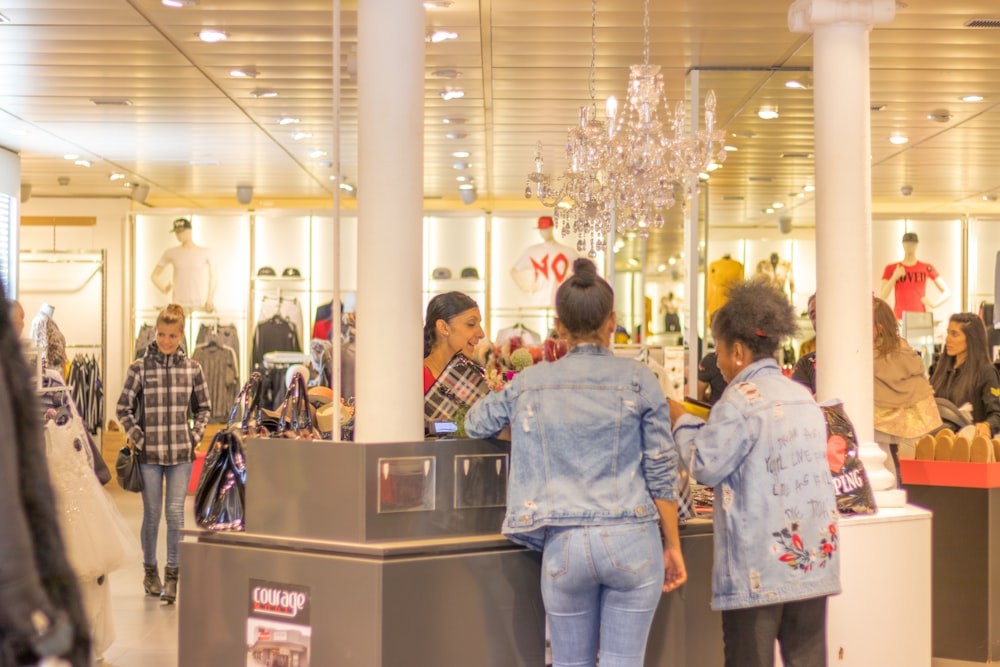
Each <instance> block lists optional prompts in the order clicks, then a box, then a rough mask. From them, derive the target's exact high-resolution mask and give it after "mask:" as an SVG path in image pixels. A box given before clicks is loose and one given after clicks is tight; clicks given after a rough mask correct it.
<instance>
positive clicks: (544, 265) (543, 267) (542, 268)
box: [531, 255, 549, 280]
mask: <svg viewBox="0 0 1000 667" xmlns="http://www.w3.org/2000/svg"><path fill="white" fill-rule="evenodd" d="M531 268H533V269H534V270H535V280H538V275H539V274H541V275H542V276H543V277H544V278H545V280H548V279H549V256H548V255H545V257H542V262H541V264H539V263H538V262H536V261H535V258H534V257H532V258H531Z"/></svg>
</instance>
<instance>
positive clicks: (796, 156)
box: [781, 153, 812, 160]
mask: <svg viewBox="0 0 1000 667" xmlns="http://www.w3.org/2000/svg"><path fill="white" fill-rule="evenodd" d="M811 157H812V153H782V154H781V159H782V160H786V159H799V160H808V159H809V158H811Z"/></svg>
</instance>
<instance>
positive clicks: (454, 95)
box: [438, 88, 465, 100]
mask: <svg viewBox="0 0 1000 667" xmlns="http://www.w3.org/2000/svg"><path fill="white" fill-rule="evenodd" d="M438 94H439V95H441V99H442V100H458V99H461V98H463V97H465V91H464V90H462V89H461V88H445V89H444V90H442V91H441V92H440V93H438Z"/></svg>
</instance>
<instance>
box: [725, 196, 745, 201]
mask: <svg viewBox="0 0 1000 667" xmlns="http://www.w3.org/2000/svg"><path fill="white" fill-rule="evenodd" d="M722 201H743V196H742V195H725V196H724V197H723V198H722Z"/></svg>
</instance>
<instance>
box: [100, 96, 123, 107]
mask: <svg viewBox="0 0 1000 667" xmlns="http://www.w3.org/2000/svg"><path fill="white" fill-rule="evenodd" d="M90 101H91V102H93V103H94V104H96V105H97V106H99V107H130V106H132V100H130V99H128V98H127V97H91V98H90Z"/></svg>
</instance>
